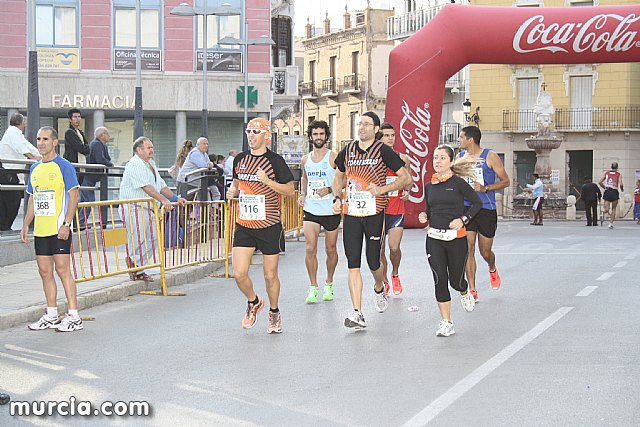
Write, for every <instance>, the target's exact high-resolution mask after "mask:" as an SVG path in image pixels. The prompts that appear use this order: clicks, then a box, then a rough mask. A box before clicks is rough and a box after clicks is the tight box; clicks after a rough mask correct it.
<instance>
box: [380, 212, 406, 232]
mask: <svg viewBox="0 0 640 427" xmlns="http://www.w3.org/2000/svg"><path fill="white" fill-rule="evenodd" d="M398 227H400V228H404V214H399V215H389V214H384V232H385V233H388V232H389V230H391V229H392V228H398Z"/></svg>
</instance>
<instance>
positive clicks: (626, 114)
mask: <svg viewBox="0 0 640 427" xmlns="http://www.w3.org/2000/svg"><path fill="white" fill-rule="evenodd" d="M551 120H552V123H553V126H552V127H553V128H554V129H555V130H556V131H580V130H582V131H611V130H630V129H633V130H640V107H637V106H633V107H588V108H557V109H556V112H555V114H554V115H553V116H552V118H551ZM502 129H503V130H505V131H515V132H518V131H520V132H533V131H536V130H537V126H536V115H535V113H534V112H533V110H503V112H502Z"/></svg>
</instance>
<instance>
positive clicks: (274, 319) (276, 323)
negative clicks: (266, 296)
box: [267, 310, 282, 334]
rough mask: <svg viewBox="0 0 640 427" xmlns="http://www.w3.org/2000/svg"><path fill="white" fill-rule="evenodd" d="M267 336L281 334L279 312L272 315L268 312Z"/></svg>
mask: <svg viewBox="0 0 640 427" xmlns="http://www.w3.org/2000/svg"><path fill="white" fill-rule="evenodd" d="M267 333H268V334H274V333H275V334H281V333H282V318H281V317H280V312H279V311H278V312H276V313H274V312H273V311H271V310H269V325H268V326H267Z"/></svg>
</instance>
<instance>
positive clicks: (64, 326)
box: [56, 314, 84, 332]
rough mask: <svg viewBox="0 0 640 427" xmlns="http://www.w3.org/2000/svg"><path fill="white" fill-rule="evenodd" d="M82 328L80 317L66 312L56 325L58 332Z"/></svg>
mask: <svg viewBox="0 0 640 427" xmlns="http://www.w3.org/2000/svg"><path fill="white" fill-rule="evenodd" d="M82 329H84V325H83V324H82V319H81V318H80V317H78V316H72V315H70V314H67V315H66V316H65V317H64V319H62V321H61V322H60V323H59V324H58V326H56V331H58V332H73V331H80V330H82Z"/></svg>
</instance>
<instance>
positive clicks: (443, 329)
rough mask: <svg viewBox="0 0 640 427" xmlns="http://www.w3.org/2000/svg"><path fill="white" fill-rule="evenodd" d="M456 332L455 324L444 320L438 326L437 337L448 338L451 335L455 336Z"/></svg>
mask: <svg viewBox="0 0 640 427" xmlns="http://www.w3.org/2000/svg"><path fill="white" fill-rule="evenodd" d="M455 333H456V331H454V330H453V323H451V321H449V320H447V319H442V320H441V321H440V323H439V324H438V330H437V331H436V336H438V337H448V336H449V335H453V334H455Z"/></svg>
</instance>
